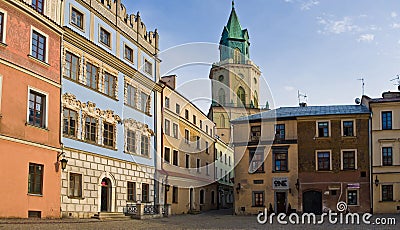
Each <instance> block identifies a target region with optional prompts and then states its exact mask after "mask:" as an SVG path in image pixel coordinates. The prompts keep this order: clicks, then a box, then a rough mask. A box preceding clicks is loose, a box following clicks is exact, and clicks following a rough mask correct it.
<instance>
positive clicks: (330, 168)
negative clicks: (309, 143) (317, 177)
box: [315, 149, 332, 172]
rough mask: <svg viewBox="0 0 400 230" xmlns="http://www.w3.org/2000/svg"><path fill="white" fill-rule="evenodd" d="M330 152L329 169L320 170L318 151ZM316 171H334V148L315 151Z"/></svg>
mask: <svg viewBox="0 0 400 230" xmlns="http://www.w3.org/2000/svg"><path fill="white" fill-rule="evenodd" d="M322 152H329V170H328V171H325V170H318V153H322ZM315 171H317V172H330V171H332V150H327V149H326V150H316V151H315Z"/></svg>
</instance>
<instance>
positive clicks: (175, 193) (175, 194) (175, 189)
mask: <svg viewBox="0 0 400 230" xmlns="http://www.w3.org/2000/svg"><path fill="white" fill-rule="evenodd" d="M172 203H174V204H177V203H178V187H175V186H173V187H172Z"/></svg>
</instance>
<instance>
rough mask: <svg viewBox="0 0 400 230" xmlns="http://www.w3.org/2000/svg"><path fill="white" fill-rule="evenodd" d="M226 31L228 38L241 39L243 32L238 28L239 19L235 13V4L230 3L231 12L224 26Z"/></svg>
mask: <svg viewBox="0 0 400 230" xmlns="http://www.w3.org/2000/svg"><path fill="white" fill-rule="evenodd" d="M226 29H227V30H228V32H229V35H228V37H229V38H243V30H242V26H240V22H239V18H238V16H237V14H236V11H235V4H234V2H233V1H232V11H231V15H230V16H229V20H228V24H227V25H226Z"/></svg>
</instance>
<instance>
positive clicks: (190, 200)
mask: <svg viewBox="0 0 400 230" xmlns="http://www.w3.org/2000/svg"><path fill="white" fill-rule="evenodd" d="M193 197H194V189H193V188H190V189H189V210H190V211H193V208H194V207H193V206H194V205H193Z"/></svg>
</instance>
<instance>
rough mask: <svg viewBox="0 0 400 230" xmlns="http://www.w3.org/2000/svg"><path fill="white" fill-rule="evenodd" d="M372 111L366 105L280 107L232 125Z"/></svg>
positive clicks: (244, 118) (239, 119)
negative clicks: (243, 122) (242, 122)
mask: <svg viewBox="0 0 400 230" xmlns="http://www.w3.org/2000/svg"><path fill="white" fill-rule="evenodd" d="M369 113H370V111H369V110H368V108H367V107H366V106H364V105H330V106H306V107H280V108H278V109H273V110H269V111H266V112H262V113H257V114H253V115H250V116H247V117H241V118H238V119H236V120H233V121H232V123H235V122H241V121H252V120H260V119H275V118H296V117H307V116H326V115H350V114H369Z"/></svg>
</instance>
